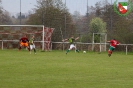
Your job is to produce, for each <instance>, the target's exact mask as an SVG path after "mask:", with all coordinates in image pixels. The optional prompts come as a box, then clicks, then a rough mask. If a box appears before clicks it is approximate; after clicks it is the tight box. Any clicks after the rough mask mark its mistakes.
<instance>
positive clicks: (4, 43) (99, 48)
mask: <svg viewBox="0 0 133 88" xmlns="http://www.w3.org/2000/svg"><path fill="white" fill-rule="evenodd" d="M42 42H43V41H35V45H36V48H37V49H41V48H42V47H41V46H42ZM45 42H47V41H45ZM75 45H76V46H77V48H78V49H79V50H80V51H83V50H86V51H95V52H105V51H107V50H108V48H109V44H108V43H82V42H76V43H75ZM18 46H19V40H0V48H1V49H2V50H3V49H14V48H18ZM68 48H69V42H50V43H49V50H63V51H64V50H67V49H68ZM115 50H116V51H123V52H125V54H126V55H127V54H128V52H133V44H120V45H118V46H117V48H116V49H115Z"/></svg>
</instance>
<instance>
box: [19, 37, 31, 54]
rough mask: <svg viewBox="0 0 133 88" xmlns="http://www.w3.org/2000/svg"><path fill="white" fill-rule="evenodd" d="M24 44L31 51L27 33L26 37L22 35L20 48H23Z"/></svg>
mask: <svg viewBox="0 0 133 88" xmlns="http://www.w3.org/2000/svg"><path fill="white" fill-rule="evenodd" d="M22 46H24V47H27V49H28V50H29V51H30V47H29V40H28V38H27V37H26V35H24V37H22V38H21V39H20V46H19V50H21V48H22Z"/></svg>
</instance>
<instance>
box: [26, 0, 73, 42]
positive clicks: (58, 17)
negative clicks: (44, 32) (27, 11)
mask: <svg viewBox="0 0 133 88" xmlns="http://www.w3.org/2000/svg"><path fill="white" fill-rule="evenodd" d="M65 19H66V21H65ZM27 24H36V25H39V24H43V25H45V26H46V27H52V28H55V30H54V33H53V37H52V41H61V33H60V28H61V29H62V32H63V35H66V36H65V37H67V36H69V35H71V34H72V33H74V32H75V30H74V25H73V23H72V18H71V15H70V13H69V12H68V10H67V9H66V7H65V5H64V4H63V3H62V1H61V0H37V6H36V8H35V13H33V14H31V15H30V16H29V20H28V21H27ZM65 26H66V28H65ZM59 35H60V36H59Z"/></svg>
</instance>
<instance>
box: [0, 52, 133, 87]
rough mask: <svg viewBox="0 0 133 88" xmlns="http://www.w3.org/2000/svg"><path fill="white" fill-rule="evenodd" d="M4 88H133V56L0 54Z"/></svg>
mask: <svg viewBox="0 0 133 88" xmlns="http://www.w3.org/2000/svg"><path fill="white" fill-rule="evenodd" d="M0 88H133V55H125V53H116V52H113V55H112V56H111V57H108V56H107V52H106V53H101V54H98V53H94V52H87V53H86V54H83V53H82V52H80V53H75V52H74V51H71V52H69V53H68V54H67V55H66V54H65V52H62V51H52V52H39V51H38V52H37V54H36V55H35V54H34V53H32V54H29V52H28V51H26V50H22V51H18V50H0Z"/></svg>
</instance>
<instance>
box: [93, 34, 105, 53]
mask: <svg viewBox="0 0 133 88" xmlns="http://www.w3.org/2000/svg"><path fill="white" fill-rule="evenodd" d="M96 37H97V38H96ZM96 40H97V41H96ZM106 42H107V33H93V36H92V51H93V50H94V45H95V44H99V52H101V51H102V45H103V47H104V51H106Z"/></svg>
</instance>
